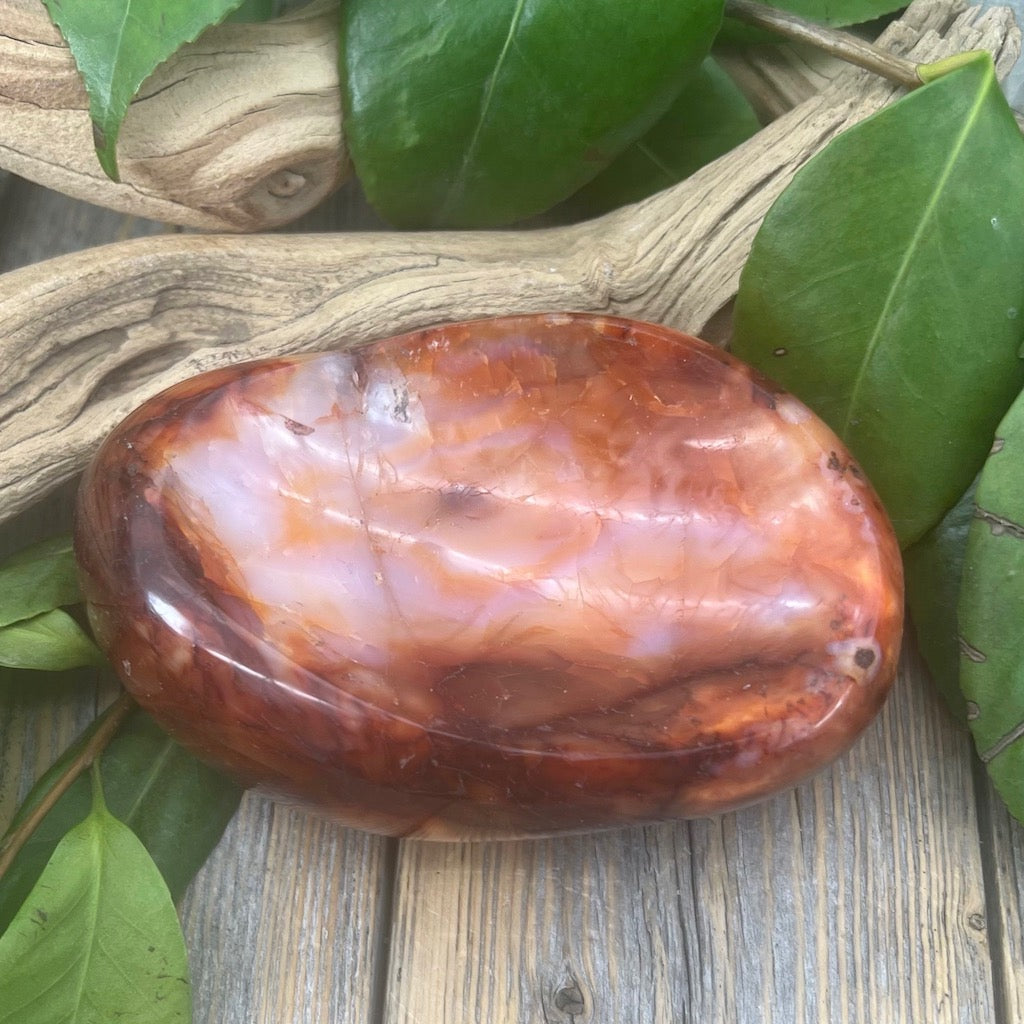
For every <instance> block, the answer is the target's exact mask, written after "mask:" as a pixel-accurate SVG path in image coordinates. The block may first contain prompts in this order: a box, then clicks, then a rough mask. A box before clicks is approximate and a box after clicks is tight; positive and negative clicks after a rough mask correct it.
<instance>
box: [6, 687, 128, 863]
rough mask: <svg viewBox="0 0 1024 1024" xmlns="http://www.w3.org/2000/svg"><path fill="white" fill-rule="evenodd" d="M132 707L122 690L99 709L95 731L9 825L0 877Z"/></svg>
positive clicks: (97, 754)
mask: <svg viewBox="0 0 1024 1024" xmlns="http://www.w3.org/2000/svg"><path fill="white" fill-rule="evenodd" d="M134 710H135V701H134V699H133V698H132V697H131V696H130V695H129V694H127V693H122V694H121V696H120V697H118V698H117V700H116V701H114V703H113V704H111V705H110V707H109V708H107V710H106V711H104V712H103V715H102V716H101V717H100V720H99V724H98V725H97V726H96V729H95V731H94V732H93V733H92V735H91V736H90V737H89V738H88V740H86V742H85V743H84V744H83V745H82V749H81V750H80V751H79V752H78V753H77V754H76V755H75V757H74V758H72V759H71V761H69V762H68V765H67V767H66V768H65V769H64V771H63V773H62V774H61V775H60V777H59V778H58V779H57V780H56V781H55V782H54V784H53V785H52V786H51V787H50V788H49V789H48V790H47V791H46V792H45V793H44V794H43V797H42V799H41V800H40V801H39V803H38V804H37V805H36V806H35V807H34V808H33V809H32V811H31V812H30V813H29V814H28V815H27V816H26V817H25V819H24V821H22V822H20V823H19V825H18V826H17V827H16V828H14V829H12V830H11V831H10V832H9V833H8V835H7V838H6V839H5V840H4V841H3V843H2V844H0V878H3V876H4V875H5V874H6V872H7V869H8V868H10V866H11V865H12V864H13V863H14V858H15V857H17V856H18V853H19V851H20V850H21V848H22V847H23V846H24V845H25V843H27V842H28V840H29V839H30V838H31V837H32V833H33V832H35V830H36V829H37V828H38V827H39V824H40V822H42V820H43V818H45V817H46V815H47V814H49V813H50V811H51V810H53V807H54V805H55V804H56V803H57V801H58V800H59V799H60V798H61V797H62V796H63V795H64V794H65V793H66V792H67V791H68V789H70V788H71V784H72V783H73V782H74V781H75V779H77V778H78V776H79V775H81V774H82V772H84V771H85V770H86V769H87V768H88V767H89V765H91V764H92V763H93V761H95V760H96V758H97V757H98V756H99V755H100V754H102V753H103V751H104V750H105V749H106V747H107V744H108V743H109V742H110V741H111V740H112V739H113V738H114V734H115V733H116V732H117V730H118V729H120V728H121V725H122V724H123V722H124V720H125V719H126V718H127V717H128V715H130V714H131V712H132V711H134Z"/></svg>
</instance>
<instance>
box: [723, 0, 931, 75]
mask: <svg viewBox="0 0 1024 1024" xmlns="http://www.w3.org/2000/svg"><path fill="white" fill-rule="evenodd" d="M725 13H726V14H727V15H729V16H730V17H732V18H736V19H737V20H738V21H742V22H745V23H746V24H747V25H753V26H754V27H756V28H764V29H768V30H769V31H770V32H777V33H778V34H779V35H782V36H785V37H786V38H787V39H792V40H793V41H794V42H798V43H809V44H810V45H811V46H814V47H816V48H817V49H819V50H824V51H825V53H830V54H832V56H834V57H839V58H840V59H841V60H845V61H846V62H847V63H848V64H855V65H856V66H857V67H859V68H864V69H865V70H867V71H873V72H874V73H875V74H876V75H881V76H882V77H883V78H887V79H889V81H890V82H895V83H896V84H897V85H902V86H905V87H906V88H907V89H916V88H917V87H918V86H919V85H921V77H920V76H919V75H918V73H917V65H916V64H915V63H914V62H913V61H911V60H907V59H906V58H905V57H898V56H897V55H896V54H895V53H890V52H889V51H888V50H883V49H882V48H881V47H880V46H875V45H874V44H873V43H869V42H867V41H866V40H864V39H858V38H857V37H856V36H853V35H850V34H849V33H848V32H837V31H836V30H835V29H831V28H825V26H823V25H815V24H814V23H813V22H810V21H805V20H804V19H803V18H798V17H797V16H796V15H795V14H790V13H789V12H788V11H779V10H776V9H775V8H774V7H765V6H764V4H761V3H757V2H756V0H725Z"/></svg>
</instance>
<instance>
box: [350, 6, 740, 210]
mask: <svg viewBox="0 0 1024 1024" xmlns="http://www.w3.org/2000/svg"><path fill="white" fill-rule="evenodd" d="M722 5H723V0H687V2H686V3H678V2H676V0H649V2H648V3H646V4H644V5H642V7H638V6H637V5H635V4H629V3H622V2H621V0H592V2H590V3H587V4H586V5H585V7H581V6H579V5H576V4H567V3H564V2H561V0H491V2H489V3H479V2H478V0H406V2H404V3H394V2H393V0H347V2H346V3H344V4H343V5H342V33H341V35H342V85H343V94H344V95H343V101H344V107H345V118H346V120H345V129H346V138H347V142H348V146H349V151H350V153H351V154H352V158H353V160H354V162H355V165H356V170H357V171H358V174H359V179H360V181H361V183H362V185H363V188H364V190H365V191H366V194H367V196H368V197H369V199H370V201H371V202H372V203H373V205H374V206H375V207H376V208H377V209H378V210H379V211H380V212H381V213H382V214H383V215H384V216H385V217H387V218H388V219H389V220H391V221H392V222H393V223H395V224H398V225H401V226H406V227H454V226H463V227H485V226H493V225H499V224H506V223H509V222H511V221H514V220H519V219H522V218H524V217H528V216H532V215H534V214H536V213H540V212H541V211H543V210H546V209H548V208H549V207H551V206H553V205H554V204H555V203H556V202H559V201H560V200H562V199H564V198H566V196H568V195H571V194H572V193H573V192H575V191H576V190H577V189H578V188H580V186H582V185H583V184H584V183H585V182H587V181H589V180H590V179H591V178H593V177H594V175H595V174H597V173H598V171H600V170H601V169H602V168H604V167H605V166H606V165H607V164H608V163H609V162H610V161H611V160H612V159H614V158H615V156H617V155H618V154H619V153H620V152H622V150H623V149H625V148H626V147H627V146H628V145H630V144H631V143H632V142H634V141H635V140H636V139H638V138H640V137H641V136H642V135H643V134H644V132H646V131H647V129H648V128H650V126H651V125H652V124H654V122H655V121H656V120H657V119H658V118H659V117H660V116H661V115H662V114H663V113H664V112H665V111H666V110H667V109H668V107H669V105H670V104H671V103H672V101H673V100H674V99H675V98H676V96H678V95H679V92H680V90H681V89H682V87H683V86H684V85H685V83H686V81H687V80H688V78H689V77H690V76H691V75H692V74H693V73H694V72H695V71H696V70H697V68H698V66H699V65H700V62H701V61H702V60H703V59H704V57H705V56H706V54H707V52H708V49H709V47H710V45H711V41H712V39H713V38H714V35H715V33H716V32H717V30H718V27H719V24H720V22H721V17H722Z"/></svg>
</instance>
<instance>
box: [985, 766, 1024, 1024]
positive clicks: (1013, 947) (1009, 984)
mask: <svg viewBox="0 0 1024 1024" xmlns="http://www.w3.org/2000/svg"><path fill="white" fill-rule="evenodd" d="M976 771H977V774H978V789H979V791H980V793H981V794H982V797H981V799H982V802H983V807H982V810H981V819H982V820H981V826H982V831H981V838H982V853H983V856H984V857H985V866H986V868H987V885H986V891H987V893H988V897H989V899H988V905H987V907H986V913H985V915H984V917H979V919H978V920H977V921H975V922H974V924H975V926H976V927H978V928H979V929H981V928H982V927H985V928H987V930H988V933H989V941H990V949H991V955H992V973H993V978H994V980H995V984H996V992H997V997H998V1000H997V1004H996V1010H997V1015H996V1020H998V1021H1006V1022H1007V1024H1015V1022H1017V1021H1022V1020H1024V827H1022V826H1021V823H1020V822H1018V821H1015V820H1014V819H1013V817H1011V815H1010V813H1009V812H1008V811H1007V810H1006V807H1005V805H1004V804H1003V802H1002V801H1001V800H1000V798H999V795H998V794H997V793H996V791H995V789H994V787H993V786H992V785H991V783H990V782H989V781H988V777H987V776H986V775H985V769H984V767H983V766H982V765H981V764H980V762H979V763H977V764H976Z"/></svg>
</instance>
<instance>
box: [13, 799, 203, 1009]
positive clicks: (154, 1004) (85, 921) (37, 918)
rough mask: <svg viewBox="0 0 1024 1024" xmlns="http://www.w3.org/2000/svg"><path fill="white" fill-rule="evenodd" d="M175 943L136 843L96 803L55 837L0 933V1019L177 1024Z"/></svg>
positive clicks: (159, 892)
mask: <svg viewBox="0 0 1024 1024" xmlns="http://www.w3.org/2000/svg"><path fill="white" fill-rule="evenodd" d="M191 1017H192V1012H191V996H190V989H189V981H188V961H187V958H186V954H185V941H184V938H183V937H182V934H181V926H180V924H179V922H178V915H177V913H176V912H175V909H174V904H173V903H172V902H171V897H170V893H168V891H167V886H166V885H165V884H164V881H163V879H162V878H161V877H160V872H159V871H157V869H156V866H155V865H154V864H153V862H152V860H150V858H149V854H147V853H146V850H145V847H144V846H143V845H142V844H141V843H140V842H139V840H138V839H137V838H136V837H135V836H134V835H133V834H132V831H131V829H129V828H127V827H126V826H125V825H123V824H122V823H121V822H119V821H118V820H117V819H116V818H115V817H113V816H112V815H111V814H110V812H109V811H108V810H107V808H106V807H105V806H104V803H103V797H102V794H101V792H100V789H99V784H98V782H97V783H96V790H95V797H94V800H93V807H92V811H91V812H90V814H89V816H88V817H87V818H86V819H85V821H83V822H82V823H81V824H80V825H77V826H76V827H75V828H73V829H72V830H71V831H70V832H69V833H68V834H67V835H66V836H65V837H64V838H63V839H62V840H61V841H60V843H59V844H58V846H57V849H56V850H55V851H54V853H53V857H52V858H51V859H50V862H49V864H47V866H46V870H45V871H44V872H43V874H42V875H41V877H40V878H39V881H38V883H37V884H36V886H35V887H34V888H33V890H32V892H31V894H30V895H29V898H28V900H27V902H26V903H25V905H24V906H23V907H22V909H21V910H20V911H19V912H18V914H17V916H16V917H15V919H14V921H13V922H12V923H11V926H10V928H9V929H8V930H7V931H6V932H5V933H4V935H3V937H2V938H0V1024H58V1022H64V1021H66V1022H74V1024H111V1022H113V1021H117V1022H119V1024H186V1022H188V1021H190V1020H191Z"/></svg>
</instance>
